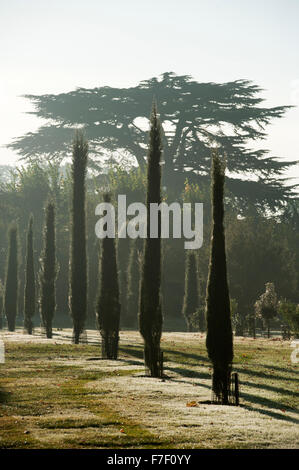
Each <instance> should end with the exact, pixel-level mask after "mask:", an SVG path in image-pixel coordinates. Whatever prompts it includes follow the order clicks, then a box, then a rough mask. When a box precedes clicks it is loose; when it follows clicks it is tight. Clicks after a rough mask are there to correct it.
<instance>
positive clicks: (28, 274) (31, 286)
mask: <svg viewBox="0 0 299 470" xmlns="http://www.w3.org/2000/svg"><path fill="white" fill-rule="evenodd" d="M34 314H35V273H34V256H33V215H31V216H30V218H29V224H28V232H27V245H26V270H25V289H24V328H25V330H26V331H27V333H28V334H29V335H31V334H32V330H33V321H32V318H33V317H34Z"/></svg>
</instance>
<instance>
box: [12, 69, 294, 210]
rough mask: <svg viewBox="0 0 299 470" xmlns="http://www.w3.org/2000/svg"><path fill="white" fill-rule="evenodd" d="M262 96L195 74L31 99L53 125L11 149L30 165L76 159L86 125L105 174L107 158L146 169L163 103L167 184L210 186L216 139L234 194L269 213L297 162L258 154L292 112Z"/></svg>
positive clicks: (251, 88)
mask: <svg viewBox="0 0 299 470" xmlns="http://www.w3.org/2000/svg"><path fill="white" fill-rule="evenodd" d="M261 91H262V90H261V88H259V87H258V86H256V85H255V84H253V83H252V82H250V81H248V80H236V81H233V82H228V83H214V82H209V83H198V82H197V81H195V80H194V79H192V77H190V76H188V75H181V76H178V75H176V74H175V73H173V72H166V73H164V74H163V75H162V76H161V77H153V78H151V79H149V80H145V81H142V82H141V83H140V84H139V85H138V86H135V87H131V88H127V89H124V88H112V87H108V86H103V87H100V88H93V89H85V88H78V89H77V90H72V91H70V92H69V93H61V94H58V95H53V94H49V93H47V94H46V95H40V96H38V95H25V97H26V98H27V99H29V100H30V101H31V102H32V103H33V104H34V106H35V109H36V111H35V115H36V116H38V117H40V118H42V119H44V120H47V121H48V123H47V124H46V125H43V126H42V127H40V128H39V130H38V131H37V132H30V133H28V134H26V135H25V136H23V137H20V138H18V139H16V140H15V141H14V142H13V143H11V144H10V145H9V147H10V148H12V149H13V150H14V151H17V152H18V153H19V154H20V155H21V156H22V157H23V158H25V159H27V160H32V158H36V159H41V158H47V159H58V160H61V159H62V158H64V157H66V156H68V155H69V153H70V142H71V137H72V134H73V129H74V128H75V127H77V126H78V125H81V126H82V125H84V127H85V129H86V135H87V138H88V140H89V142H90V147H91V153H92V154H93V159H90V161H89V163H90V165H92V166H93V167H98V166H99V165H100V167H101V166H102V155H103V154H106V155H109V154H111V153H115V152H117V153H118V154H119V155H121V156H122V158H128V157H130V158H131V160H132V161H133V162H135V161H136V160H137V163H138V165H139V167H141V168H143V167H145V165H146V159H145V146H146V142H147V131H146V125H144V121H145V119H146V120H147V117H148V116H147V110H148V109H149V107H150V105H151V102H152V99H153V96H155V97H156V99H157V100H158V101H159V103H161V106H160V107H161V110H160V120H161V123H162V125H164V124H165V125H164V127H165V132H163V134H162V136H161V137H162V139H163V148H164V152H163V153H164V160H165V164H164V169H163V177H164V180H165V181H166V183H167V185H168V186H171V185H174V184H176V186H177V187H180V186H181V185H183V183H184V181H185V178H186V175H187V174H188V175H189V177H190V179H193V180H196V181H198V179H199V178H200V180H201V181H205V180H208V178H209V165H210V162H209V159H210V151H209V146H210V140H211V139H213V140H214V141H216V142H217V143H218V146H219V147H221V148H222V149H223V151H224V152H227V154H228V161H227V167H228V170H229V171H230V172H233V173H234V177H227V188H228V190H229V191H230V192H231V193H232V194H233V195H234V196H235V197H236V198H238V200H239V201H240V204H242V205H244V206H246V205H247V202H248V201H249V202H250V203H251V204H254V205H255V206H260V207H261V209H262V208H264V207H265V206H269V207H270V208H276V207H277V206H279V207H281V206H282V201H286V200H287V199H288V196H289V195H290V193H291V192H292V187H291V186H288V185H286V184H285V181H283V180H280V179H279V176H280V175H281V174H282V172H283V171H284V170H285V169H286V168H288V167H290V166H291V165H293V164H294V162H287V161H284V162H282V161H279V160H278V159H276V158H273V157H270V156H269V155H268V152H267V151H266V150H263V149H253V148H252V147H253V145H252V142H257V141H261V140H262V139H264V138H265V136H266V132H265V129H266V127H267V126H268V125H269V124H270V123H271V122H272V121H273V119H274V118H281V117H282V116H283V115H284V114H285V112H286V110H287V109H289V107H288V106H277V107H273V108H266V107H265V106H262V103H263V99H262V98H261V97H260V96H259V95H260V92H261ZM30 112H31V111H30ZM33 156H34V157H33ZM98 157H99V158H100V160H98ZM236 174H237V175H240V176H242V177H240V176H236ZM247 175H248V177H247ZM252 175H255V176H256V178H255V179H254V178H252ZM168 183H169V184H168Z"/></svg>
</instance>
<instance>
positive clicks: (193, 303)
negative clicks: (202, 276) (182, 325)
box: [183, 250, 199, 331]
mask: <svg viewBox="0 0 299 470" xmlns="http://www.w3.org/2000/svg"><path fill="white" fill-rule="evenodd" d="M198 309H199V297H198V275H197V267H196V254H195V253H194V251H192V250H188V252H187V255H186V263H185V295H184V303H183V316H184V317H185V320H186V323H187V329H188V331H193V329H194V328H193V322H192V319H193V318H194V316H195V315H196V313H197V312H198ZM198 314H199V312H198Z"/></svg>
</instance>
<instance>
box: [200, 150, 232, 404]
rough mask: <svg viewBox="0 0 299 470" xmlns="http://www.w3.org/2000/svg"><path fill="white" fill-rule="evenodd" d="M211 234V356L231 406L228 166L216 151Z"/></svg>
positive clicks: (216, 385)
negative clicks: (226, 223) (225, 199)
mask: <svg viewBox="0 0 299 470" xmlns="http://www.w3.org/2000/svg"><path fill="white" fill-rule="evenodd" d="M211 176H212V181H211V185H212V188H211V189H212V211H213V213H212V234H211V247H210V264H209V275H208V282H207V293H206V319H207V337H206V346H207V350H208V355H209V358H210V360H211V361H212V364H213V384H212V388H213V392H214V394H215V396H216V398H217V400H218V401H220V402H221V403H222V404H224V405H225V404H228V398H229V387H230V375H231V366H232V360H233V335H232V325H231V314H230V298H229V289H228V281H227V268H226V253H225V234H224V203H223V193H224V179H225V165H224V163H223V162H222V161H221V160H220V157H219V155H218V153H217V152H216V151H214V152H213V155H212V175H211Z"/></svg>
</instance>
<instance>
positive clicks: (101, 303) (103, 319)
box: [97, 194, 120, 359]
mask: <svg viewBox="0 0 299 470" xmlns="http://www.w3.org/2000/svg"><path fill="white" fill-rule="evenodd" d="M110 201H111V199H110V195H109V194H105V195H104V202H106V203H110ZM100 278H101V287H100V295H99V299H98V305H97V325H98V328H99V330H100V333H101V337H102V357H103V358H106V359H117V355H118V341H119V321H120V303H119V285H118V275H117V260H116V248H115V239H114V238H109V237H105V238H103V239H102V240H101V266H100Z"/></svg>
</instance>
